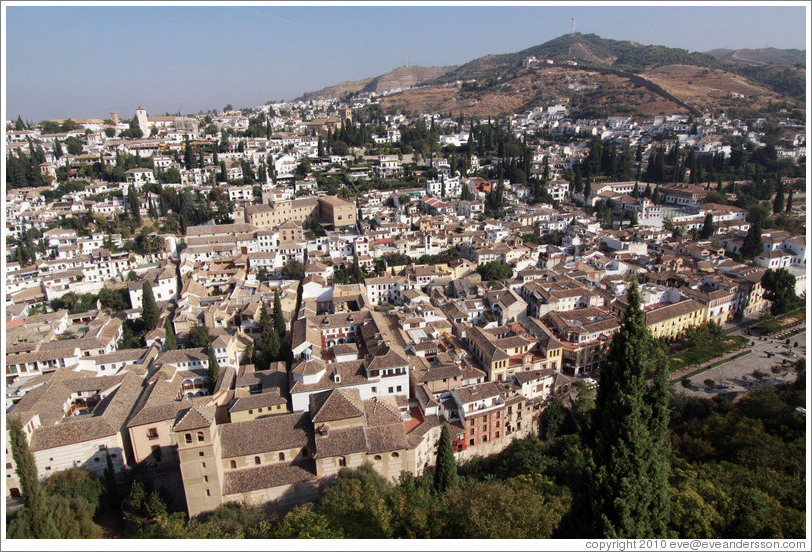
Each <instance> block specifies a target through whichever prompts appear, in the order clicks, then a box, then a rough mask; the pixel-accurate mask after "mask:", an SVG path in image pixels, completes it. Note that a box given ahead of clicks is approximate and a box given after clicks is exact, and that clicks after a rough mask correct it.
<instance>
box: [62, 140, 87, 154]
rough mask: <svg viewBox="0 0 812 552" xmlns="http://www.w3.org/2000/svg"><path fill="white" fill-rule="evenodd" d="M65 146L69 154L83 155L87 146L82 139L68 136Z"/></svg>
mask: <svg viewBox="0 0 812 552" xmlns="http://www.w3.org/2000/svg"><path fill="white" fill-rule="evenodd" d="M65 146H66V147H67V148H68V153H69V154H71V155H81V154H82V150H83V149H84V147H85V144H84V142H82V139H81V138H79V137H77V136H68V138H67V139H65Z"/></svg>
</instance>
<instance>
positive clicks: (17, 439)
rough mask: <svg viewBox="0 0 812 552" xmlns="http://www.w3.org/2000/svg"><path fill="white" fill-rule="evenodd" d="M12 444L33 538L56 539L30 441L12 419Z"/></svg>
mask: <svg viewBox="0 0 812 552" xmlns="http://www.w3.org/2000/svg"><path fill="white" fill-rule="evenodd" d="M8 430H9V444H10V445H11V456H12V458H14V464H15V465H16V472H17V478H18V479H19V480H20V486H21V487H22V495H23V505H24V506H25V510H24V511H23V516H24V520H25V523H26V525H27V526H28V529H29V530H30V532H31V536H32V537H35V538H38V539H56V538H59V537H60V534H59V531H58V530H57V528H56V526H55V525H54V522H53V518H52V517H51V516H50V515H49V514H48V510H49V508H48V506H47V503H46V500H47V497H46V496H45V493H43V491H42V486H41V485H40V483H39V476H38V475H37V465H36V462H35V461H34V455H33V454H32V453H31V449H29V448H28V441H27V440H26V438H25V433H23V428H22V422H21V421H20V419H19V418H17V417H16V416H14V417H9V418H8Z"/></svg>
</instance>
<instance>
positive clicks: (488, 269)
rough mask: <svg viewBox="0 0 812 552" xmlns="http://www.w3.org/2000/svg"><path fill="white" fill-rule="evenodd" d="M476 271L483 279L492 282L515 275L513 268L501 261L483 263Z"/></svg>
mask: <svg viewBox="0 0 812 552" xmlns="http://www.w3.org/2000/svg"><path fill="white" fill-rule="evenodd" d="M476 271H477V272H478V273H479V275H480V276H482V279H483V280H487V281H490V282H501V281H504V280H507V279H508V278H510V277H511V276H512V275H513V269H512V268H510V267H509V266H508V265H506V264H505V263H503V262H501V261H489V262H487V263H484V264H481V265H479V266H478V267H477V268H476Z"/></svg>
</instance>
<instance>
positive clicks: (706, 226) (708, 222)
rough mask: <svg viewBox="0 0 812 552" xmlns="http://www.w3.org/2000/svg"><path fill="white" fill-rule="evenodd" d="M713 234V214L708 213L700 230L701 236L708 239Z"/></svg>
mask: <svg viewBox="0 0 812 552" xmlns="http://www.w3.org/2000/svg"><path fill="white" fill-rule="evenodd" d="M711 236H713V215H712V214H711V213H708V214H707V215H705V222H704V223H703V224H702V230H701V231H700V232H699V237H700V238H701V239H703V240H707V239H708V238H710V237H711Z"/></svg>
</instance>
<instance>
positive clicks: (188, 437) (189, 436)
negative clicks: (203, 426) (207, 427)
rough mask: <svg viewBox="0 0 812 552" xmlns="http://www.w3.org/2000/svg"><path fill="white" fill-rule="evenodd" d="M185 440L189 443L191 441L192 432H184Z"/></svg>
mask: <svg viewBox="0 0 812 552" xmlns="http://www.w3.org/2000/svg"><path fill="white" fill-rule="evenodd" d="M186 442H187V443H191V442H192V434H191V433H187V434H186Z"/></svg>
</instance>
